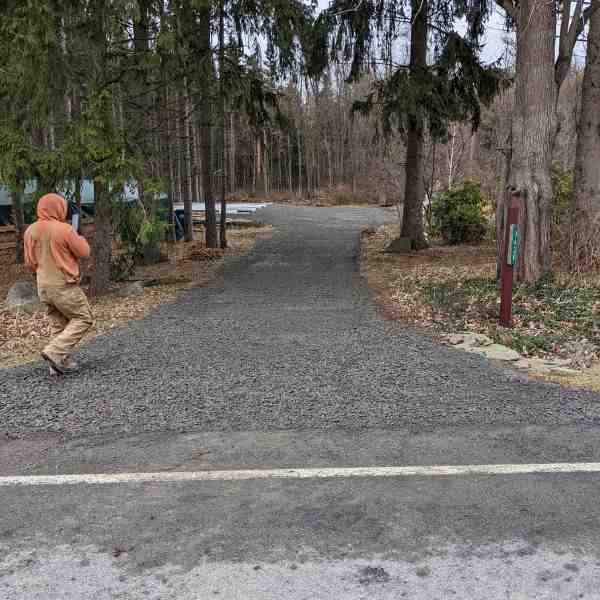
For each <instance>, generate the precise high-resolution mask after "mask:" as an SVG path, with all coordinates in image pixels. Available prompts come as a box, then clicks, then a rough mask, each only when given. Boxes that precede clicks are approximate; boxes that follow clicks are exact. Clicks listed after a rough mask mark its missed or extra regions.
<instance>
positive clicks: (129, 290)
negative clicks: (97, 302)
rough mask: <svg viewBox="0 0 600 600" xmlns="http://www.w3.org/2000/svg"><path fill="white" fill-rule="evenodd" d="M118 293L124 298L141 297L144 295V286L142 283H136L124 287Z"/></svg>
mask: <svg viewBox="0 0 600 600" xmlns="http://www.w3.org/2000/svg"><path fill="white" fill-rule="evenodd" d="M117 293H118V295H119V296H122V297H124V298H127V297H128V296H141V295H143V293H144V284H143V283H142V282H141V281H134V282H133V283H130V284H128V285H126V286H125V287H122V288H121V289H120V290H119V291H118V292H117Z"/></svg>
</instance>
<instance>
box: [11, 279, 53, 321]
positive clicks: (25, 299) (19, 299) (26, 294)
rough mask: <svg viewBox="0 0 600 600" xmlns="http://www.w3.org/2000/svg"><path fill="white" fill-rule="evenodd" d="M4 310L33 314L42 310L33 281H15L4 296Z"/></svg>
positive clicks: (42, 306)
mask: <svg viewBox="0 0 600 600" xmlns="http://www.w3.org/2000/svg"><path fill="white" fill-rule="evenodd" d="M4 308H5V309H6V310H8V311H10V312H15V313H19V312H24V313H27V314H33V313H35V312H38V311H40V310H43V308H44V305H43V304H42V303H41V302H40V299H39V298H38V294H37V289H36V287H35V284H34V283H33V281H17V283H15V284H14V285H13V286H12V287H11V288H10V290H8V294H7V296H6V302H5V303H4Z"/></svg>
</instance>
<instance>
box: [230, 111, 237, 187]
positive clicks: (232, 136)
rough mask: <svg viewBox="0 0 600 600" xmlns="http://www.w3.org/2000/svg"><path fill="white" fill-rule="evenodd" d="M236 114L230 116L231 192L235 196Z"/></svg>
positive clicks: (232, 113)
mask: <svg viewBox="0 0 600 600" xmlns="http://www.w3.org/2000/svg"><path fill="white" fill-rule="evenodd" d="M235 142H236V139H235V114H234V112H233V111H232V112H231V113H230V114H229V191H230V192H231V193H232V194H233V193H235V191H236V189H237V174H236V168H235V160H236V155H235Z"/></svg>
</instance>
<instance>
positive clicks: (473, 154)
mask: <svg viewBox="0 0 600 600" xmlns="http://www.w3.org/2000/svg"><path fill="white" fill-rule="evenodd" d="M480 149H481V141H480V137H479V130H476V131H473V132H472V133H471V139H470V141H469V167H468V169H467V174H468V177H469V179H474V180H478V179H479V176H480V173H479V154H480Z"/></svg>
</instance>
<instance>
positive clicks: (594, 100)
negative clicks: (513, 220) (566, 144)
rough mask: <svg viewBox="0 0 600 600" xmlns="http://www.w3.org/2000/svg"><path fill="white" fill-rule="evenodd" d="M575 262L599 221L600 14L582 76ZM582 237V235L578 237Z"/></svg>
mask: <svg viewBox="0 0 600 600" xmlns="http://www.w3.org/2000/svg"><path fill="white" fill-rule="evenodd" d="M574 188H575V189H574V201H575V206H574V209H575V215H574V216H575V222H574V227H575V238H576V240H575V242H574V250H575V255H574V257H573V258H574V259H575V260H577V259H578V258H579V251H580V250H581V248H580V247H579V246H580V243H581V242H583V239H581V240H579V241H577V238H578V237H581V236H582V235H583V234H584V232H585V231H586V230H589V227H590V225H591V224H592V223H593V224H595V225H596V226H597V225H598V223H597V222H596V221H597V220H598V218H600V10H596V12H595V13H594V14H593V15H592V17H591V19H590V28H589V33H588V47H587V57H586V64H585V72H584V75H583V90H582V98H581V120H580V122H579V126H578V132H577V151H576V156H575V178H574ZM578 234H579V235H578Z"/></svg>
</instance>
